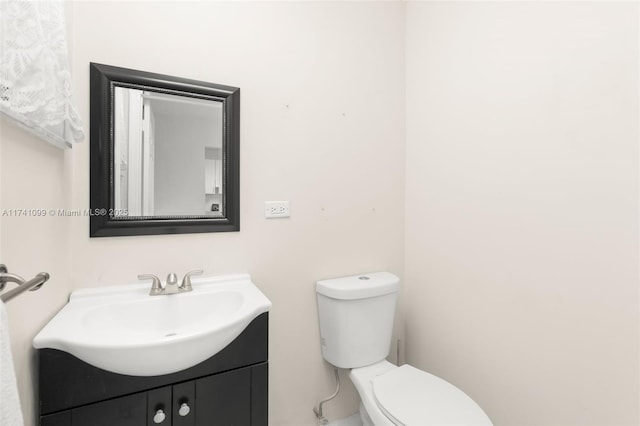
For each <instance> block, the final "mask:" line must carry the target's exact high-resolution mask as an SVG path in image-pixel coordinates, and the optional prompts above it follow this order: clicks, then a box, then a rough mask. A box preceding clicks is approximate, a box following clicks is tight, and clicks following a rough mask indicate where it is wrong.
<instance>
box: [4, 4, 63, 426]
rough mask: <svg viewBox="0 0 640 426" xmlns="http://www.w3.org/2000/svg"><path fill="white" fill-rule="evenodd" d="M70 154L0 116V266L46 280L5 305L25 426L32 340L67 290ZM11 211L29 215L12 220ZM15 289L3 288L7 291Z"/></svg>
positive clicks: (30, 399) (29, 415)
mask: <svg viewBox="0 0 640 426" xmlns="http://www.w3.org/2000/svg"><path fill="white" fill-rule="evenodd" d="M65 12H66V18H67V28H68V31H69V48H70V52H69V54H70V57H71V59H72V58H73V34H72V32H71V30H72V24H73V10H71V9H70V8H66V10H65ZM71 155H73V154H72V152H70V151H62V150H60V149H58V148H56V147H54V146H53V145H50V144H48V143H47V142H44V141H42V140H40V139H38V138H36V137H35V136H33V135H31V134H30V133H28V132H27V131H25V130H24V129H23V128H21V127H18V125H16V124H14V123H13V122H12V121H10V120H9V119H7V118H5V117H4V116H0V194H2V195H1V197H0V216H1V218H0V254H1V255H2V256H1V257H0V263H4V264H6V265H7V267H8V268H9V272H13V273H16V274H18V275H21V276H22V277H23V278H25V279H30V278H32V277H33V276H35V275H36V274H37V273H39V272H48V273H49V274H50V276H51V279H50V281H49V282H47V283H46V284H45V285H44V286H43V287H42V288H41V289H40V290H38V291H37V292H34V293H26V294H23V295H21V296H19V297H18V298H16V299H13V300H11V301H10V302H9V303H7V304H6V309H7V313H8V322H9V331H10V336H11V349H12V353H13V361H14V367H15V370H16V376H17V382H18V391H19V394H20V399H21V402H22V408H23V412H24V420H25V425H26V426H32V425H35V422H34V419H33V415H34V413H35V412H36V405H35V402H34V395H35V392H36V391H37V385H36V380H35V377H34V369H33V365H34V362H35V360H34V357H33V352H32V349H31V341H32V339H33V337H34V336H35V335H36V333H37V332H38V331H39V330H40V329H41V328H42V326H43V325H44V324H45V323H46V322H47V321H48V320H49V319H50V318H51V317H52V316H53V315H54V314H55V313H56V312H57V310H58V309H59V308H60V307H61V306H62V305H64V303H65V302H66V300H67V297H68V294H69V291H70V290H71V287H72V283H71V274H70V266H71V250H70V240H69V234H68V232H69V224H70V220H71V219H70V218H69V217H65V216H64V215H62V214H58V213H59V212H58V211H57V210H58V209H66V208H68V207H69V199H70V194H71V193H70V190H69V189H70V182H71V180H72V179H73V169H72V167H71ZM15 209H34V211H33V213H22V216H17V214H18V213H16V212H15ZM41 209H44V210H45V215H44V216H38V215H39V214H40V213H42V212H41V211H40V213H38V212H37V211H38V210H41ZM51 210H54V212H51ZM25 214H26V215H25ZM28 214H34V216H28ZM14 285H15V284H7V286H8V287H7V288H13V286H14Z"/></svg>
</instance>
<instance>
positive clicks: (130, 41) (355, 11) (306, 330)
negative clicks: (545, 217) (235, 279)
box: [71, 2, 404, 425]
mask: <svg viewBox="0 0 640 426" xmlns="http://www.w3.org/2000/svg"><path fill="white" fill-rule="evenodd" d="M73 7H74V9H75V20H74V22H75V39H76V49H75V57H76V58H75V64H76V66H75V69H74V74H75V76H76V78H75V79H74V82H75V86H74V89H75V90H76V95H77V98H78V101H79V106H80V112H81V114H82V116H83V117H84V118H85V119H86V121H87V122H88V117H89V72H88V64H89V62H90V61H93V62H99V63H105V64H111V65H117V66H122V67H127V68H134V69H140V70H147V71H153V72H157V73H162V74H169V75H176V76H180V77H186V78H193V79H198V80H204V81H210V82H214V83H220V84H227V85H231V86H237V87H240V88H241V153H240V155H241V160H240V162H241V174H240V176H241V207H240V208H241V231H240V232H239V233H217V234H192V235H169V236H147V237H117V238H94V239H89V237H88V227H89V224H88V220H73V221H72V223H71V239H72V240H71V241H72V244H71V245H72V250H73V268H72V271H73V273H72V277H71V279H72V282H73V285H74V287H80V286H101V285H110V284H117V283H124V282H135V281H136V276H137V274H140V273H155V274H158V275H160V276H162V277H163V278H164V277H165V276H166V274H167V273H169V272H171V271H175V272H177V273H179V274H184V273H185V272H187V271H189V270H192V269H199V268H202V269H204V270H205V271H206V272H207V273H214V274H223V273H230V272H243V271H246V272H249V273H251V274H252V276H253V278H254V280H255V282H256V283H257V285H258V286H259V287H260V288H261V289H262V290H263V291H264V293H265V294H266V295H267V296H268V297H269V298H270V299H271V301H272V302H273V310H272V313H271V316H270V325H271V327H270V332H271V335H270V373H271V374H270V408H271V409H270V424H273V425H310V424H314V420H315V417H314V416H313V413H312V411H311V409H312V407H313V405H314V404H315V403H317V402H318V401H319V400H320V399H321V398H323V397H325V396H327V395H329V394H330V393H331V392H332V391H333V386H334V384H333V376H332V372H331V370H330V368H329V367H327V366H326V365H325V363H324V362H323V360H322V357H321V354H320V347H319V342H318V340H319V337H318V324H317V310H316V302H315V293H314V283H315V281H316V280H318V279H322V278H328V277H334V276H340V275H344V274H355V273H361V272H363V271H371V270H378V269H385V270H390V271H393V272H396V273H399V274H400V273H401V272H402V267H403V263H402V259H403V254H402V252H403V242H402V241H403V236H402V233H403V212H402V208H403V207H402V206H403V190H404V187H403V169H404V148H403V144H404V134H403V128H404V112H403V111H404V86H403V81H404V71H403V70H404V60H403V43H404V27H403V22H404V13H403V5H402V4H401V3H400V2H397V3H395V2H391V3H388V2H383V3H368V2H363V3H331V2H329V3H324V2H319V3H307V2H282V3H274V2H257V3H246V2H194V3H187V2H157V3H153V2H74V3H73ZM88 148H89V147H88V144H83V145H81V146H77V147H76V148H75V149H74V150H73V155H72V157H73V158H72V160H73V161H72V167H73V170H74V174H75V176H74V179H73V185H72V203H73V206H74V207H77V208H82V207H86V206H87V205H88V203H89V186H88V184H89V179H88V173H89V166H88V164H89V149H88ZM380 170H383V171H384V172H383V173H380ZM282 199H284V200H290V202H291V212H292V216H291V218H290V219H288V220H265V219H264V217H263V211H264V204H263V203H264V201H266V200H282ZM347 382H348V381H345V382H344V383H343V384H344V385H345V386H344V387H345V391H344V394H343V395H341V398H340V400H338V401H337V402H336V403H332V404H328V405H327V407H326V414H327V416H329V417H330V418H335V417H336V416H338V415H346V414H349V413H352V412H354V411H355V410H356V409H357V406H356V402H355V401H356V399H355V392H354V391H353V389H352V388H351V386H350V384H348V383H347Z"/></svg>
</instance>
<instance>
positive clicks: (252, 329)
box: [38, 313, 268, 426]
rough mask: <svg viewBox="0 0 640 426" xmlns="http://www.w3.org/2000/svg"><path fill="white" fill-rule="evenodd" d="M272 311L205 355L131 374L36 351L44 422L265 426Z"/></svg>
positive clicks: (47, 425)
mask: <svg viewBox="0 0 640 426" xmlns="http://www.w3.org/2000/svg"><path fill="white" fill-rule="evenodd" d="M267 352H268V313H264V314H262V315H260V316H259V317H257V318H256V319H254V320H253V321H252V322H251V323H250V324H249V325H248V326H247V328H246V329H245V330H244V331H243V332H242V333H241V334H240V336H238V337H237V338H236V339H235V340H234V341H233V342H232V343H231V344H229V346H227V347H226V348H225V349H223V350H222V351H220V352H218V353H217V354H215V355H214V356H212V357H211V358H209V359H208V360H206V361H204V362H202V363H200V364H198V365H196V366H194V367H191V368H188V369H186V370H183V371H180V372H177V373H173V374H168V375H164V376H152V377H142V376H126V375H121V374H116V373H111V372H108V371H105V370H101V369H99V368H96V367H93V366H91V365H89V364H87V363H85V362H83V361H81V360H79V359H77V358H75V357H74V356H72V355H70V354H68V353H65V352H62V351H58V350H55V349H41V350H38V360H39V366H40V371H39V380H40V426H155V425H161V426H217V425H220V426H267V420H268V419H267V418H268V411H267V404H268V363H267Z"/></svg>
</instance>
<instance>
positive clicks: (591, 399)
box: [404, 2, 640, 425]
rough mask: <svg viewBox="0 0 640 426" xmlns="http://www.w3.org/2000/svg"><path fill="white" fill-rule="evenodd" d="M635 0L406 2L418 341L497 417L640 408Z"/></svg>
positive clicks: (416, 357)
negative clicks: (620, 0)
mask: <svg viewBox="0 0 640 426" xmlns="http://www.w3.org/2000/svg"><path fill="white" fill-rule="evenodd" d="M637 8H638V5H637V3H635V2H627V3H613V2H410V3H408V4H407V10H406V17H407V20H406V25H407V38H406V55H407V58H406V59H407V62H406V88H407V127H406V132H407V133H406V134H407V144H406V154H407V157H406V158H407V162H406V245H405V255H406V269H405V286H406V291H405V294H404V296H405V302H404V303H405V308H406V324H407V326H406V333H407V341H408V343H407V345H408V346H407V357H408V361H409V362H412V363H414V364H416V365H417V366H419V367H421V368H423V369H426V370H428V371H431V372H433V373H435V374H438V375H440V376H442V377H443V378H445V379H447V380H450V381H451V382H453V383H454V384H456V385H458V386H460V387H461V388H462V389H463V390H465V391H466V392H467V393H469V394H470V395H471V396H472V397H473V398H475V399H476V400H477V401H478V402H479V403H480V405H481V406H482V407H483V408H485V410H486V412H487V414H488V415H489V416H490V417H491V418H492V420H493V421H494V422H495V423H496V424H512V425H513V424H518V425H524V424H531V425H570V424H573V425H586V424H598V425H613V424H638V423H639V422H640V417H639V414H638V409H639V401H640V399H639V393H638V378H639V376H638V359H639V353H638V331H639V330H638V319H639V318H638V300H639V299H638V217H639V216H638V214H639V211H638V72H639V71H640V70H639V68H638V10H637Z"/></svg>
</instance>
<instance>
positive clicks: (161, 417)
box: [153, 410, 167, 423]
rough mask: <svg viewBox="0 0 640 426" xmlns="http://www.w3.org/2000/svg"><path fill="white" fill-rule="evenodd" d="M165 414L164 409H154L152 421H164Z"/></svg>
mask: <svg viewBox="0 0 640 426" xmlns="http://www.w3.org/2000/svg"><path fill="white" fill-rule="evenodd" d="M166 417H167V416H166V414H164V411H162V410H158V411H156V414H155V415H154V416H153V422H154V423H162V422H164V419H165V418H166Z"/></svg>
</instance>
